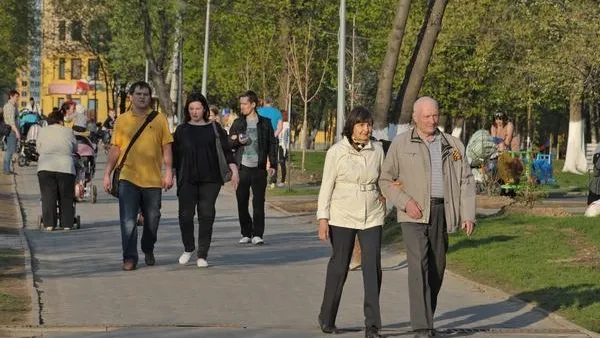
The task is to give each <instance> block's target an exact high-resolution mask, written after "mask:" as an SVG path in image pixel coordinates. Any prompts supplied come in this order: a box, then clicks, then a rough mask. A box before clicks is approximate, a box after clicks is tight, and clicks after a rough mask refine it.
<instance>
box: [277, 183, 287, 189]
mask: <svg viewBox="0 0 600 338" xmlns="http://www.w3.org/2000/svg"><path fill="white" fill-rule="evenodd" d="M277 187H278V188H283V187H285V183H283V182H281V183H277Z"/></svg>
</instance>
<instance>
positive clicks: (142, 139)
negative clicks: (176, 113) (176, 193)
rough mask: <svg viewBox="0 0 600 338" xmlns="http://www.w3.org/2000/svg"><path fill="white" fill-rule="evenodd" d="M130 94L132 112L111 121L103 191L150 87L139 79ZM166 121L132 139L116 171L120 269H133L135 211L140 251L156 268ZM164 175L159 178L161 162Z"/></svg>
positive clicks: (165, 185)
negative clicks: (139, 217)
mask: <svg viewBox="0 0 600 338" xmlns="http://www.w3.org/2000/svg"><path fill="white" fill-rule="evenodd" d="M129 95H130V96H131V100H132V110H131V111H128V112H126V113H124V114H122V115H119V117H118V118H117V119H116V120H115V124H114V127H113V137H112V142H111V144H112V147H111V148H110V151H109V153H108V160H107V163H106V170H105V171H104V190H106V191H110V189H111V185H112V182H111V173H112V171H113V169H114V168H115V167H116V165H117V163H120V161H121V159H122V157H123V155H124V154H125V150H126V149H127V147H128V146H129V143H130V141H131V139H132V138H133V136H134V135H135V133H136V132H137V131H138V129H139V128H140V127H141V126H142V124H143V123H144V121H145V120H146V118H147V116H148V115H149V114H150V112H151V111H150V101H151V97H152V89H151V88H150V85H148V83H146V82H143V81H139V82H136V83H134V84H132V85H131V88H130V89H129ZM172 142H173V136H172V135H171V132H170V131H169V126H168V123H167V119H166V118H165V116H164V115H163V114H158V115H156V117H155V118H154V119H153V120H152V121H151V122H150V123H149V124H148V125H147V126H146V128H145V129H144V130H143V131H142V133H141V134H140V136H139V137H138V139H137V140H136V141H135V143H134V144H133V146H132V147H131V149H130V150H129V153H128V154H127V158H126V159H125V162H124V164H123V168H122V169H121V175H120V177H119V178H120V180H119V216H120V220H121V241H122V246H123V270H126V271H130V270H135V268H136V266H137V261H138V251H137V238H138V236H137V227H136V219H137V215H138V211H139V210H141V211H142V216H143V217H144V227H143V233H142V241H141V246H142V252H143V253H144V255H145V259H144V260H145V262H146V265H148V266H152V265H154V264H155V259H154V244H155V243H156V233H157V231H158V223H159V220H160V206H161V198H162V189H165V190H166V189H170V188H171V187H172V186H173V168H172V167H173V166H172V152H171V143H172ZM163 163H164V165H165V169H166V173H165V176H164V177H162V172H161V169H162V164H163Z"/></svg>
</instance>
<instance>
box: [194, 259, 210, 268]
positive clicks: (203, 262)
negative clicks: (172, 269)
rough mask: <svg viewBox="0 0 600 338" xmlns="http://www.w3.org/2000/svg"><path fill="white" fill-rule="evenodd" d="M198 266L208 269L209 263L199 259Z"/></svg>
mask: <svg viewBox="0 0 600 338" xmlns="http://www.w3.org/2000/svg"><path fill="white" fill-rule="evenodd" d="M196 265H197V266H198V267H199V268H208V262H207V261H206V259H204V258H198V260H197V261H196Z"/></svg>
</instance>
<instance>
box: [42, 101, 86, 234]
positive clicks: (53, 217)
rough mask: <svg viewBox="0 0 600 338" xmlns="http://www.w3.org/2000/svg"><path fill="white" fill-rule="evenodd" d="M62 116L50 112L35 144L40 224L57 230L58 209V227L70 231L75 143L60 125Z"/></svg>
mask: <svg viewBox="0 0 600 338" xmlns="http://www.w3.org/2000/svg"><path fill="white" fill-rule="evenodd" d="M63 119H64V114H63V112H62V111H60V110H58V109H57V110H53V111H52V113H50V115H48V126H47V127H44V128H41V129H40V132H39V134H38V137H37V140H36V148H37V152H38V153H39V155H40V156H39V158H38V167H37V175H38V180H39V185H40V193H41V197H42V198H41V199H42V222H43V223H44V226H45V227H46V230H49V231H51V230H54V229H55V228H56V227H57V223H56V221H57V209H56V206H57V205H58V207H59V209H60V225H61V227H62V228H63V229H70V228H71V227H73V221H74V218H75V207H74V204H73V203H74V198H75V196H74V194H75V160H74V158H73V154H74V153H75V152H76V151H77V142H76V141H75V135H74V134H73V130H72V129H71V128H67V127H65V126H64V123H63Z"/></svg>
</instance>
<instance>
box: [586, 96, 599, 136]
mask: <svg viewBox="0 0 600 338" xmlns="http://www.w3.org/2000/svg"><path fill="white" fill-rule="evenodd" d="M588 107H589V110H590V114H589V124H588V125H589V126H590V137H591V139H590V141H591V143H598V129H597V123H598V110H597V109H596V108H597V106H596V104H594V103H590V104H589V105H588Z"/></svg>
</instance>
